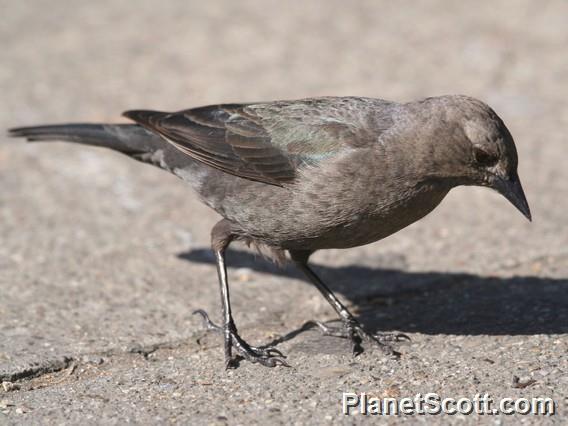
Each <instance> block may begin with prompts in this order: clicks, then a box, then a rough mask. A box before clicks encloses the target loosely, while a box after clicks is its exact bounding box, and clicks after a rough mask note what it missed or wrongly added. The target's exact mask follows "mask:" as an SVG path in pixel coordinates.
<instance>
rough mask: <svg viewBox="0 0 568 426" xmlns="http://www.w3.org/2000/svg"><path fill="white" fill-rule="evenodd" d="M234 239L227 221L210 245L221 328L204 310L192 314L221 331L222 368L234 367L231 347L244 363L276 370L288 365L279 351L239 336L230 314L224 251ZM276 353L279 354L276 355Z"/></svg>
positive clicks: (215, 229) (216, 230) (215, 230)
mask: <svg viewBox="0 0 568 426" xmlns="http://www.w3.org/2000/svg"><path fill="white" fill-rule="evenodd" d="M232 239H233V235H232V234H231V231H230V223H229V222H228V221H226V220H221V221H220V222H218V223H217V224H216V225H215V226H214V227H213V230H212V232H211V246H212V249H213V251H214V253H215V258H216V260H217V273H218V275H219V285H220V288H221V306H222V311H221V312H222V316H223V325H222V326H218V325H216V324H214V323H213V322H211V321H210V320H209V316H208V315H207V313H206V312H205V311H203V310H197V311H195V312H194V313H198V314H201V316H203V319H204V321H205V325H206V327H207V328H208V329H210V330H216V331H221V332H222V333H223V336H224V343H225V367H226V368H231V367H233V365H234V364H233V362H234V359H233V355H232V349H233V348H234V349H235V350H236V351H237V352H238V353H239V355H241V356H242V357H243V358H244V359H246V360H247V361H250V362H253V363H259V364H262V365H264V366H267V367H275V366H277V365H284V366H287V367H288V366H289V365H288V364H287V363H286V361H284V359H283V358H282V357H283V355H282V354H281V353H280V351H278V350H276V349H274V348H267V349H260V348H257V347H254V346H251V345H249V344H248V343H247V342H245V341H244V340H243V339H242V338H241V337H240V336H239V334H238V332H237V327H236V326H235V322H234V321H233V316H232V315H231V301H230V297H229V282H228V279H227V266H226V264H225V251H226V249H227V247H228V246H229V244H230V243H231V241H232ZM275 354H277V355H279V356H276V355H275Z"/></svg>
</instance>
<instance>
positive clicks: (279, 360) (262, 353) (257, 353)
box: [193, 309, 290, 368]
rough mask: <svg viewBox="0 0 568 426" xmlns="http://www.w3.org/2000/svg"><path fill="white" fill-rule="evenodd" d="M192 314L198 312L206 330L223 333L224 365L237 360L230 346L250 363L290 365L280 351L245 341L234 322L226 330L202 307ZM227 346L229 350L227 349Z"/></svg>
mask: <svg viewBox="0 0 568 426" xmlns="http://www.w3.org/2000/svg"><path fill="white" fill-rule="evenodd" d="M193 313H194V314H199V315H201V317H202V318H203V323H204V325H205V328H206V329H207V330H211V331H215V332H218V333H222V334H224V335H225V367H226V368H234V367H235V366H236V365H235V364H236V362H237V360H236V359H235V358H233V357H232V356H231V350H230V349H231V348H234V349H235V350H236V351H237V352H238V353H239V355H240V356H241V357H243V358H244V359H246V360H247V361H250V362H252V363H258V364H261V365H264V366H265V367H276V366H277V365H282V366H284V367H290V365H289V364H288V363H287V362H286V361H285V360H284V358H286V357H285V356H284V355H283V354H282V352H280V351H279V350H278V349H276V348H272V347H267V348H260V347H256V346H251V345H249V344H248V343H247V342H245V341H244V340H243V339H242V337H241V336H239V335H238V333H237V329H236V328H235V326H234V324H233V323H231V324H229V325H228V329H227V330H226V329H225V328H224V327H221V326H219V325H217V324H215V323H214V322H213V321H211V320H210V319H209V315H207V312H205V311H204V310H202V309H198V310H196V311H194V312H193ZM227 348H229V350H227Z"/></svg>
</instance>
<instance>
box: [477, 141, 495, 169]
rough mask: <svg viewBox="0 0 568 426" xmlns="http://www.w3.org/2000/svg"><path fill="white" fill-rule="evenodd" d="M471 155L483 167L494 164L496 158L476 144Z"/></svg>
mask: <svg viewBox="0 0 568 426" xmlns="http://www.w3.org/2000/svg"><path fill="white" fill-rule="evenodd" d="M473 156H474V158H475V162H476V163H477V164H479V165H480V166H485V167H488V166H492V165H494V164H495V163H497V160H498V158H497V156H496V155H495V154H492V153H489V152H487V151H485V150H484V149H482V148H480V147H478V146H475V147H473Z"/></svg>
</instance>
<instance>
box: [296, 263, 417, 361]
mask: <svg viewBox="0 0 568 426" xmlns="http://www.w3.org/2000/svg"><path fill="white" fill-rule="evenodd" d="M291 254H292V259H294V262H295V263H296V265H297V266H298V268H299V269H300V270H301V271H302V272H303V273H304V274H305V275H306V276H307V277H308V279H309V280H310V281H311V282H312V283H313V284H314V285H315V286H316V287H317V289H318V290H319V291H320V293H321V294H322V295H323V297H325V300H327V301H328V302H329V304H330V305H331V306H332V307H333V309H334V310H335V312H337V313H338V314H339V316H340V318H341V321H342V322H343V328H342V329H337V328H333V327H330V326H327V325H325V324H323V323H322V322H319V321H312V323H314V324H315V325H317V326H318V327H319V328H320V330H322V332H323V333H324V334H325V335H328V336H336V337H346V338H348V339H349V340H351V343H352V350H353V354H354V355H357V354H359V353H361V352H362V351H363V349H362V347H361V343H362V341H363V340H366V341H368V342H373V343H375V344H376V345H377V346H378V347H379V348H380V349H381V350H382V351H383V352H385V353H386V354H387V355H392V356H399V355H400V354H399V353H398V352H397V351H395V350H394V349H393V348H392V346H391V345H390V343H391V342H398V341H401V340H410V339H409V337H408V336H406V335H404V334H393V333H375V334H373V333H369V332H367V331H366V330H365V329H364V328H363V326H362V325H361V324H360V323H359V321H357V320H356V319H355V317H354V316H353V315H352V314H351V313H350V312H349V311H348V310H347V308H346V307H345V306H344V305H343V304H342V303H341V302H340V301H339V299H338V298H337V297H336V296H335V295H334V294H333V292H332V291H331V290H330V289H329V287H327V286H326V285H325V284H324V283H323V281H322V280H321V279H320V278H319V277H318V276H317V275H316V274H315V272H314V271H313V270H312V269H311V268H310V267H309V266H308V264H307V256H305V255H304V256H302V255H301V254H296V253H291Z"/></svg>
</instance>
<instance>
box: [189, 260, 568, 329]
mask: <svg viewBox="0 0 568 426" xmlns="http://www.w3.org/2000/svg"><path fill="white" fill-rule="evenodd" d="M178 257H179V258H181V259H184V260H187V261H191V262H198V263H208V264H214V263H215V260H214V257H213V256H212V254H211V252H210V250H208V249H193V250H190V251H188V252H184V253H181V254H179V255H178ZM228 264H229V266H230V267H233V268H250V269H252V270H254V271H257V272H262V273H270V274H275V275H279V276H283V277H291V278H295V279H304V280H305V281H306V282H307V280H306V279H305V278H304V277H303V275H302V274H301V273H300V272H299V271H297V270H296V269H295V268H294V267H293V266H288V267H285V268H279V267H277V266H275V265H273V264H271V263H269V262H267V261H265V260H263V259H261V258H259V257H257V256H255V255H254V254H252V253H249V252H247V251H242V250H230V252H229V254H228ZM312 266H313V268H314V270H315V271H316V272H317V273H318V275H320V277H321V278H322V279H323V280H324V281H325V282H326V283H327V284H328V285H329V287H330V288H331V289H332V290H333V291H334V292H337V293H339V294H340V295H341V297H342V298H344V299H347V300H349V302H350V305H351V307H352V308H351V309H352V310H353V312H354V313H355V314H356V315H357V316H358V318H359V319H360V320H361V322H362V323H363V324H364V325H365V326H366V327H367V328H368V329H369V330H373V331H375V332H376V331H393V330H397V331H400V332H419V333H424V334H457V335H533V334H562V333H568V291H567V290H568V280H566V279H554V278H541V277H536V276H515V277H511V278H499V277H484V276H480V275H473V274H458V273H440V272H407V271H403V270H397V269H383V268H371V267H368V266H359V265H348V266H341V267H332V266H325V265H314V264H312ZM267 291H268V289H267ZM306 319H308V318H306ZM304 329H305V328H302V329H299V330H295V331H293V332H291V333H290V336H288V337H289V338H291V337H294V336H295V335H297V334H299V333H301V332H302V331H303V330H304Z"/></svg>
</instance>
